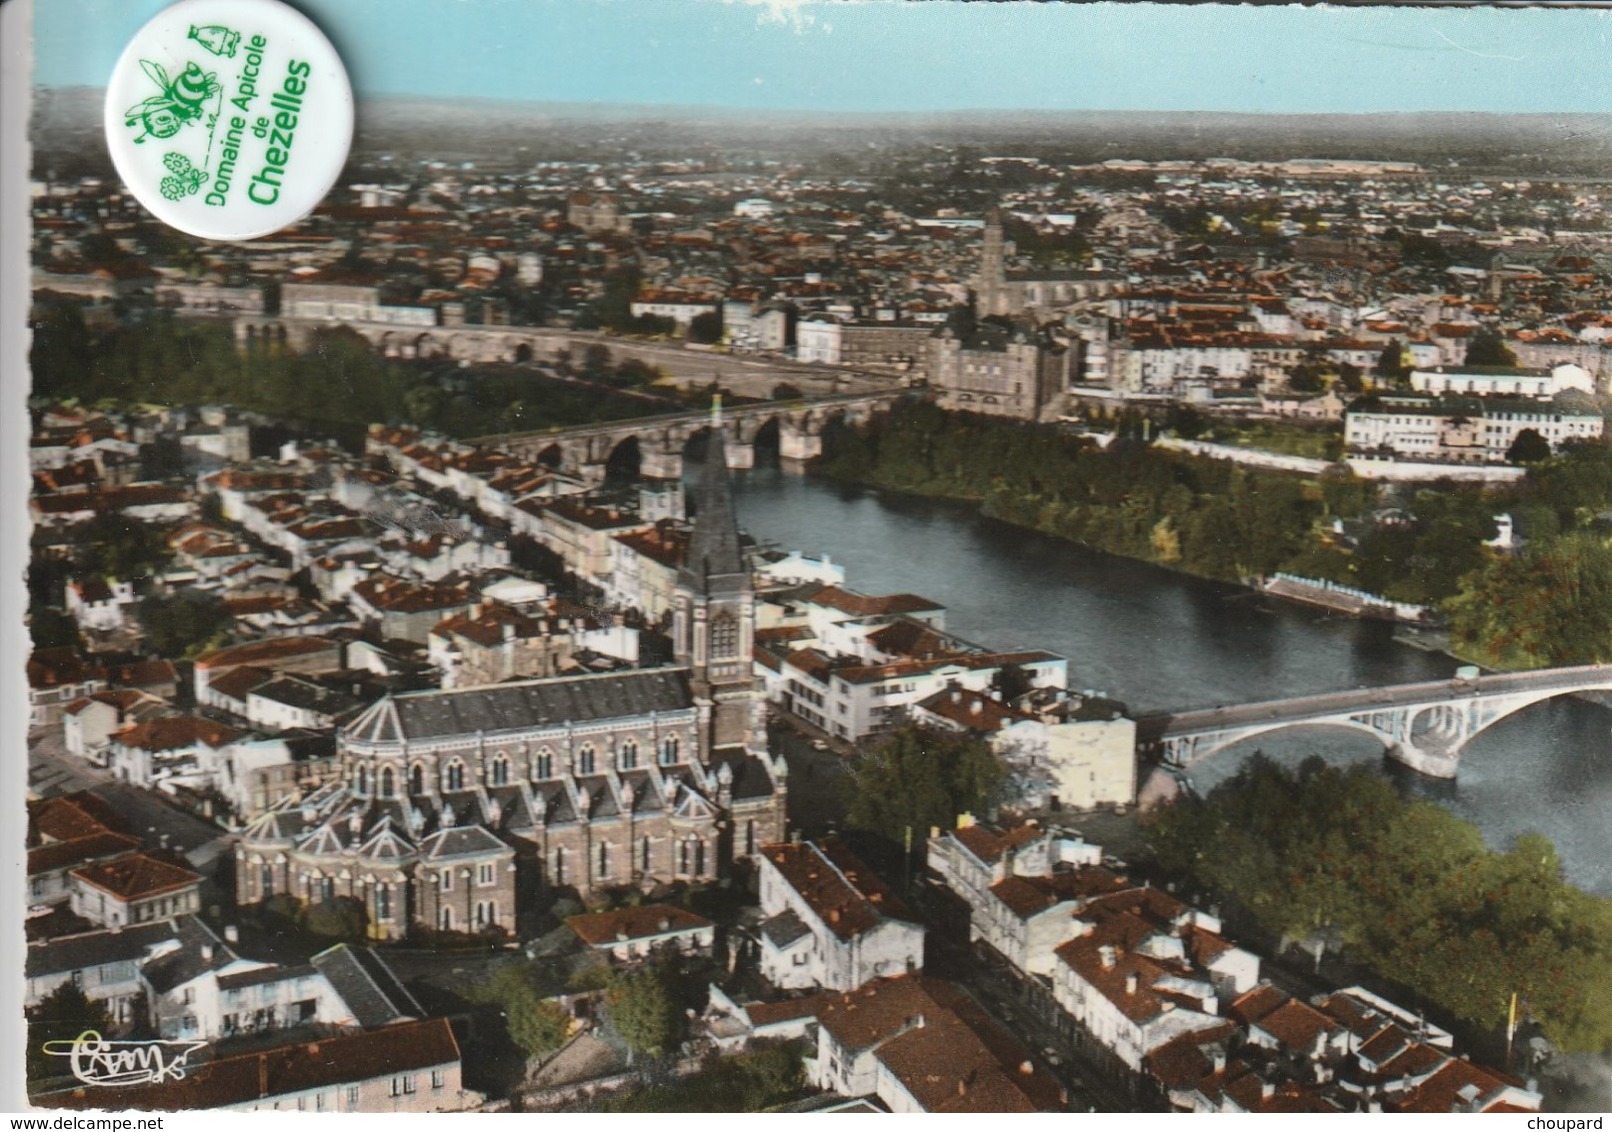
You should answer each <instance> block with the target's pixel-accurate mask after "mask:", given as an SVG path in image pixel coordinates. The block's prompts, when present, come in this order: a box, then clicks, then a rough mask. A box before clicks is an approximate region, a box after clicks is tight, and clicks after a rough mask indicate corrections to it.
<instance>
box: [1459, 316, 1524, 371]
mask: <svg viewBox="0 0 1612 1132" xmlns="http://www.w3.org/2000/svg"><path fill="white" fill-rule="evenodd" d="M1466 364H1467V365H1469V366H1514V365H1516V364H1517V355H1516V354H1514V353H1512V351H1511V347H1510V346H1508V345H1506V340H1505V339H1504V338H1502V337H1501V336H1500V332H1499V331H1498V330H1494V329H1492V328H1490V327H1487V326H1485V327H1481V328H1479V329H1478V330H1475V331H1473V332H1472V337H1471V338H1470V339H1469V340H1468V341H1467V344H1466Z"/></svg>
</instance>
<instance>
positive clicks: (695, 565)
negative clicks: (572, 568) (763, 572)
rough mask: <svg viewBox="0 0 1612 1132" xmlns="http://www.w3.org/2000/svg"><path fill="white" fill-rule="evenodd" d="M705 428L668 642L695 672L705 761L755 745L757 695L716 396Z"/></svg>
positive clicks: (751, 615) (751, 623)
mask: <svg viewBox="0 0 1612 1132" xmlns="http://www.w3.org/2000/svg"><path fill="white" fill-rule="evenodd" d="M707 435H708V437H709V440H708V445H709V446H708V448H707V450H706V452H707V454H706V457H705V470H704V474H703V476H702V477H701V479H700V484H699V488H698V491H697V493H696V495H695V506H696V508H697V511H696V513H695V516H694V529H693V531H692V532H691V534H690V536H689V544H688V554H687V556H686V557H685V558H684V560H683V566H682V568H681V569H680V570H679V571H678V576H677V595H676V605H675V607H674V611H673V615H672V643H673V651H674V654H675V657H676V660H677V663H678V664H681V665H685V666H687V667H688V668H689V669H690V671H691V673H692V678H691V683H692V685H693V690H694V698H695V702H696V703H697V704H698V705H699V706H700V707H701V708H702V709H703V710H702V714H703V716H704V717H705V718H706V721H707V728H708V730H707V733H706V736H705V739H706V741H705V742H704V743H702V747H703V750H702V751H701V755H702V757H703V758H705V759H706V761H707V762H709V761H710V759H711V756H712V754H713V752H716V751H719V750H722V749H724V748H727V749H732V748H739V749H744V750H756V749H760V744H759V743H758V728H759V719H760V710H761V700H760V696H759V693H758V692H757V691H756V684H755V675H754V672H753V670H752V663H753V662H752V660H751V645H752V642H753V640H754V636H755V591H754V588H753V586H752V583H751V578H750V570H749V567H748V565H747V564H746V562H745V558H744V552H743V550H742V548H741V547H740V545H739V525H738V520H737V519H736V517H735V515H734V508H733V484H732V481H731V480H730V478H729V476H728V462H727V430H726V428H725V427H724V426H723V423H722V405H721V401H720V400H718V401H717V402H716V404H715V405H713V406H712V409H711V429H710V432H709V433H708V434H707Z"/></svg>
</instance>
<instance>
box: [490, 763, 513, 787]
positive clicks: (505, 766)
mask: <svg viewBox="0 0 1612 1132" xmlns="http://www.w3.org/2000/svg"><path fill="white" fill-rule="evenodd" d="M508 784H509V759H507V758H505V757H504V756H503V755H499V756H498V757H497V758H495V759H493V785H494V786H507V785H508Z"/></svg>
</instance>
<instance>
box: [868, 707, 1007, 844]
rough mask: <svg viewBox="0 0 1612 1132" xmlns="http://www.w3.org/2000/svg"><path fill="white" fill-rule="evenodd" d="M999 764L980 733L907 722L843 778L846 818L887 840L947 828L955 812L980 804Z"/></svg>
mask: <svg viewBox="0 0 1612 1132" xmlns="http://www.w3.org/2000/svg"><path fill="white" fill-rule="evenodd" d="M1001 779H1002V766H1001V764H1000V763H999V762H998V761H997V759H996V757H995V756H994V755H992V754H991V749H990V747H989V746H987V745H986V743H985V741H984V740H983V739H978V738H975V737H974V736H972V735H966V734H963V733H961V732H956V731H941V730H938V729H932V728H926V727H918V726H907V727H902V728H899V729H898V730H895V731H892V732H890V733H889V734H888V735H886V736H884V737H883V738H882V739H880V740H879V741H878V742H877V743H876V744H874V746H873V747H872V748H871V749H869V750H868V751H867V753H866V754H864V755H863V757H862V758H861V759H860V760H859V761H858V762H857V763H856V764H855V767H854V769H853V770H852V772H851V775H850V778H849V780H848V782H847V794H848V802H849V806H848V809H847V812H846V823H847V824H848V825H850V826H851V828H853V829H858V830H863V831H865V832H867V833H871V834H874V835H876V836H879V837H883V838H886V839H889V840H897V839H900V838H903V837H904V835H905V831H906V830H907V829H909V828H910V829H911V830H912V832H913V836H914V837H917V838H922V837H925V836H927V835H928V831H929V828H930V827H931V826H939V827H941V828H942V829H946V828H950V827H951V826H952V824H953V823H954V822H955V821H956V820H957V817H958V815H959V814H965V813H974V812H976V811H978V810H980V809H981V808H983V807H984V806H985V804H986V802H987V801H988V800H989V799H990V798H991V796H992V794H993V793H994V792H995V791H996V789H997V786H998V785H999V784H1000V782H1001Z"/></svg>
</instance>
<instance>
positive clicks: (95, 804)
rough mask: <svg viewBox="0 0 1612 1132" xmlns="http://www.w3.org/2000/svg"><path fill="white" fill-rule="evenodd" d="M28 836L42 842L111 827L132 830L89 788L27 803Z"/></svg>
mask: <svg viewBox="0 0 1612 1132" xmlns="http://www.w3.org/2000/svg"><path fill="white" fill-rule="evenodd" d="M28 823H29V836H30V838H32V839H35V840H38V841H41V842H50V841H71V840H73V839H75V838H79V837H87V836H89V835H90V834H92V833H102V832H105V831H107V830H111V831H112V832H114V833H131V832H133V831H132V830H131V829H130V828H129V825H128V822H127V820H126V819H125V818H124V817H123V815H121V814H120V813H119V812H118V811H117V810H116V809H115V808H113V807H112V806H111V805H110V804H108V803H107V802H105V801H103V800H101V799H100V798H98V797H97V796H96V795H94V794H91V793H90V792H89V791H87V790H80V791H76V792H75V793H72V794H63V795H60V796H58V797H55V798H39V799H36V800H34V801H32V802H29V803H28Z"/></svg>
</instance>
